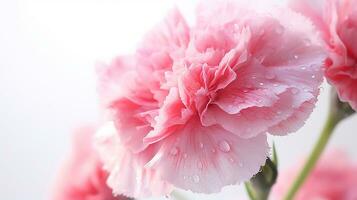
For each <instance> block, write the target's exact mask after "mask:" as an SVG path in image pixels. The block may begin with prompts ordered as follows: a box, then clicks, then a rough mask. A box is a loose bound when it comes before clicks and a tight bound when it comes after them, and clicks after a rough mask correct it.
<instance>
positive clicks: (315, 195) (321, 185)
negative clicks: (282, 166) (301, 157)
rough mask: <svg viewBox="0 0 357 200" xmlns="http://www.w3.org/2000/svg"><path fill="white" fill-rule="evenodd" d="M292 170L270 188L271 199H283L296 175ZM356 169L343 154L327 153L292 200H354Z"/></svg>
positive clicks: (295, 171)
mask: <svg viewBox="0 0 357 200" xmlns="http://www.w3.org/2000/svg"><path fill="white" fill-rule="evenodd" d="M298 169H300V168H292V169H290V170H287V171H285V172H282V173H281V174H280V175H279V177H278V180H277V183H276V185H275V186H274V188H273V192H272V198H271V199H278V200H279V199H282V197H283V195H284V194H285V192H286V191H287V189H289V188H288V187H289V186H290V185H291V182H292V180H294V177H295V176H296V175H297V174H298ZM356 189H357V165H356V164H354V163H352V162H351V161H350V160H349V159H348V158H347V156H346V155H345V154H343V153H342V152H333V153H331V152H330V153H329V154H327V155H326V156H324V157H322V159H321V160H320V161H319V162H318V164H317V165H316V166H315V168H314V169H313V170H312V171H311V174H310V175H309V177H308V178H307V179H306V182H305V183H304V184H303V186H302V187H301V188H300V190H299V191H298V193H297V195H296V196H295V198H294V199H295V200H320V199H321V200H356V199H357V190H356Z"/></svg>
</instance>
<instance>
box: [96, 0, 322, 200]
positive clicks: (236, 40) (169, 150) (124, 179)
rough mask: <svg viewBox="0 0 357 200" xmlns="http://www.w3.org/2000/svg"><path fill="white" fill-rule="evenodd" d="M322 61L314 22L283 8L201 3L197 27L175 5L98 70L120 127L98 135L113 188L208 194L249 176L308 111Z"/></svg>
mask: <svg viewBox="0 0 357 200" xmlns="http://www.w3.org/2000/svg"><path fill="white" fill-rule="evenodd" d="M324 59H325V55H324V52H323V51H322V48H321V47H320V46H319V41H318V37H317V35H316V34H315V32H314V29H313V27H312V26H311V24H310V23H306V19H305V18H304V17H302V16H300V15H297V14H295V13H292V12H290V11H288V10H286V9H281V10H280V9H274V10H272V11H259V12H258V11H254V10H253V9H249V8H246V7H244V6H240V5H238V3H237V2H235V1H204V2H203V3H202V4H200V6H199V7H198V9H197V19H196V24H195V25H194V26H192V27H189V26H188V25H187V23H186V21H185V20H184V18H183V17H182V15H181V14H180V12H179V11H178V10H173V11H172V12H170V14H169V15H168V17H167V18H166V19H165V20H164V21H163V22H162V23H161V24H159V25H158V26H157V27H156V28H154V29H153V30H152V31H151V32H149V33H148V34H147V35H146V37H145V38H144V40H143V41H142V43H141V44H140V45H139V47H138V49H137V51H136V52H135V54H133V55H128V56H120V57H118V58H117V59H115V60H114V61H113V62H112V63H111V64H110V65H103V66H100V67H99V69H98V73H99V92H100V97H101V101H102V102H103V104H104V106H105V107H106V108H107V109H108V110H109V111H110V112H109V113H110V120H112V121H113V122H114V124H115V127H116V132H117V133H116V135H115V134H113V137H117V138H116V139H114V138H113V139H108V138H110V137H109V136H108V135H106V133H105V131H101V134H98V140H99V145H98V148H99V150H100V151H101V152H105V153H102V156H103V157H104V159H103V160H104V162H105V164H106V169H107V170H108V171H109V172H110V177H109V180H108V184H109V185H110V187H112V188H113V190H114V192H116V193H124V194H134V195H139V194H140V191H139V189H141V190H143V191H145V193H146V194H147V192H146V191H150V189H148V188H147V187H146V186H148V187H150V186H152V185H156V184H158V185H160V186H162V184H168V183H169V184H172V185H173V186H175V187H179V188H182V189H186V190H192V191H194V192H204V193H211V192H218V191H220V189H221V188H222V187H223V186H225V185H229V184H237V183H239V182H242V181H245V180H248V179H249V178H251V177H252V176H253V175H254V174H255V173H257V172H258V171H259V168H260V166H261V165H262V164H264V163H265V160H266V157H267V154H268V150H269V148H268V144H267V140H266V137H267V135H266V133H267V132H269V133H271V134H274V135H286V134H287V133H289V132H293V131H296V130H297V129H298V128H300V127H301V126H302V125H303V124H304V121H305V120H306V118H307V117H308V116H309V114H310V113H311V111H312V109H313V108H314V105H315V102H316V97H317V95H318V93H319V86H320V84H321V82H322V76H323V74H322V71H320V68H321V66H322V63H323V61H324ZM111 140H114V141H115V142H113V141H111ZM112 142H113V143H112ZM108 143H109V145H108ZM115 145H117V146H118V147H115ZM108 146H112V148H114V149H115V150H112V151H108V149H110V148H108ZM121 166H125V167H121ZM149 170H151V171H149ZM128 173H131V176H128V175H127V174H128ZM146 174H149V175H148V176H147V177H146V176H144V175H146ZM150 176H152V177H153V178H152V180H150ZM135 177H139V181H136V180H135ZM150 181H154V182H155V184H149V182H150ZM128 182H130V183H131V184H132V185H133V186H135V187H129V186H128V185H125V183H128ZM159 188H166V189H167V187H159ZM166 189H165V190H162V191H161V192H163V193H167V192H168V191H170V190H166ZM156 191H158V190H156ZM147 195H150V194H147ZM144 196H145V195H144Z"/></svg>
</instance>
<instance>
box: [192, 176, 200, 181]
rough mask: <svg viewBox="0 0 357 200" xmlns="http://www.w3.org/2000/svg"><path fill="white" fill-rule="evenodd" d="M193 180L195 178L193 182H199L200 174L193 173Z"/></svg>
mask: <svg viewBox="0 0 357 200" xmlns="http://www.w3.org/2000/svg"><path fill="white" fill-rule="evenodd" d="M192 180H193V182H195V183H199V182H200V177H199V176H198V175H193V176H192Z"/></svg>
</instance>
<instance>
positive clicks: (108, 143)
mask: <svg viewBox="0 0 357 200" xmlns="http://www.w3.org/2000/svg"><path fill="white" fill-rule="evenodd" d="M96 146H97V149H98V151H99V154H100V156H101V158H102V159H103V162H104V164H105V165H104V169H105V170H107V171H108V172H109V177H108V180H107V183H108V185H109V187H111V188H112V189H113V192H114V193H115V194H124V195H127V196H131V197H138V198H144V197H150V196H161V195H165V194H168V193H170V192H171V189H172V188H171V186H170V184H168V183H167V182H165V181H163V180H162V179H161V177H160V176H159V175H158V173H157V171H156V170H154V169H146V168H144V165H145V164H146V163H147V162H148V161H149V160H150V159H151V158H152V156H153V153H154V150H155V149H154V148H153V147H149V148H148V149H146V150H145V151H144V152H142V153H138V154H135V153H132V152H131V151H130V150H128V149H126V148H125V147H124V146H122V145H121V143H120V139H119V137H118V135H117V132H116V129H115V127H114V124H113V123H111V122H108V123H107V124H106V125H105V126H103V127H102V128H101V129H100V130H99V131H98V132H97V135H96Z"/></svg>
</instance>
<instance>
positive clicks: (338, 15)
mask: <svg viewBox="0 0 357 200" xmlns="http://www.w3.org/2000/svg"><path fill="white" fill-rule="evenodd" d="M291 7H292V8H293V9H294V10H296V11H299V12H301V13H302V14H304V15H306V16H307V17H310V18H311V19H312V21H313V22H314V24H315V25H316V26H317V27H318V29H319V30H320V32H321V35H322V37H323V38H324V40H325V42H326V46H327V48H328V50H329V59H328V60H327V62H326V72H325V75H326V77H327V79H328V81H329V82H330V83H331V84H332V85H333V86H334V87H335V88H336V89H337V91H338V94H339V96H340V99H341V100H342V101H347V102H349V103H350V105H351V106H352V107H353V108H354V109H355V110H357V1H356V0H315V1H311V0H293V1H292V2H291Z"/></svg>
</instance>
